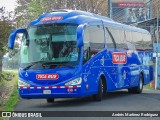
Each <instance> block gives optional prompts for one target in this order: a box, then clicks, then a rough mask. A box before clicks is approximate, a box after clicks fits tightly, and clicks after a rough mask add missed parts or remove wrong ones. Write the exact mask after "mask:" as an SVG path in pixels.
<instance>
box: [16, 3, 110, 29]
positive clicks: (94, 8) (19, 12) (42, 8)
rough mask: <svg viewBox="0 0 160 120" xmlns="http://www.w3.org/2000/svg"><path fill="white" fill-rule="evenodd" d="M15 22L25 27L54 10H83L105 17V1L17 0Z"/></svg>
mask: <svg viewBox="0 0 160 120" xmlns="http://www.w3.org/2000/svg"><path fill="white" fill-rule="evenodd" d="M17 3H18V6H17V8H16V17H17V19H16V21H17V23H18V24H17V26H18V27H25V26H26V24H27V23H29V22H30V21H31V20H34V19H37V17H38V16H39V15H40V14H42V13H46V12H49V11H52V10H54V9H72V10H83V11H88V12H92V13H96V14H100V15H104V16H107V12H106V11H107V7H106V6H107V0H17Z"/></svg>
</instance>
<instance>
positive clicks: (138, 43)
mask: <svg viewBox="0 0 160 120" xmlns="http://www.w3.org/2000/svg"><path fill="white" fill-rule="evenodd" d="M132 38H133V39H132V43H133V44H134V45H135V48H136V49H141V50H142V49H143V38H142V33H139V32H132Z"/></svg>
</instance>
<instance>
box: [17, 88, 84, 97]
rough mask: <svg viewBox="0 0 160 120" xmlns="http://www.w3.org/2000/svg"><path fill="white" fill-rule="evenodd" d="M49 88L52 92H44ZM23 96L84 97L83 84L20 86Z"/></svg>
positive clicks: (20, 93)
mask: <svg viewBox="0 0 160 120" xmlns="http://www.w3.org/2000/svg"><path fill="white" fill-rule="evenodd" d="M47 90H49V91H50V93H47V94H46V93H44V91H47ZM18 91H19V95H20V96H21V98H26V99H31V98H71V97H82V96H84V94H83V93H82V88H81V85H78V86H40V87H37V86H32V87H18Z"/></svg>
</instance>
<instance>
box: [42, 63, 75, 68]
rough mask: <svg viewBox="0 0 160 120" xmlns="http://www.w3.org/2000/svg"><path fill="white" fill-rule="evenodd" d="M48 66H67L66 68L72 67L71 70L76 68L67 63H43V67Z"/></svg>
mask: <svg viewBox="0 0 160 120" xmlns="http://www.w3.org/2000/svg"><path fill="white" fill-rule="evenodd" d="M47 65H49V66H51V65H54V66H65V67H70V68H74V66H73V65H70V64H66V63H63V64H61V63H60V64H57V63H54V62H45V63H43V64H42V66H47Z"/></svg>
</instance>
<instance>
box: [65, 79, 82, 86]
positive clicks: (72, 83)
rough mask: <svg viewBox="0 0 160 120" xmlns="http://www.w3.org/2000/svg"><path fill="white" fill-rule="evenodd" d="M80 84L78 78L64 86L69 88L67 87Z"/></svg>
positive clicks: (80, 80) (80, 81)
mask: <svg viewBox="0 0 160 120" xmlns="http://www.w3.org/2000/svg"><path fill="white" fill-rule="evenodd" d="M81 83H82V78H81V77H79V78H76V79H74V80H72V81H69V82H67V83H66V84H65V85H67V86H69V85H79V84H81Z"/></svg>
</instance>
